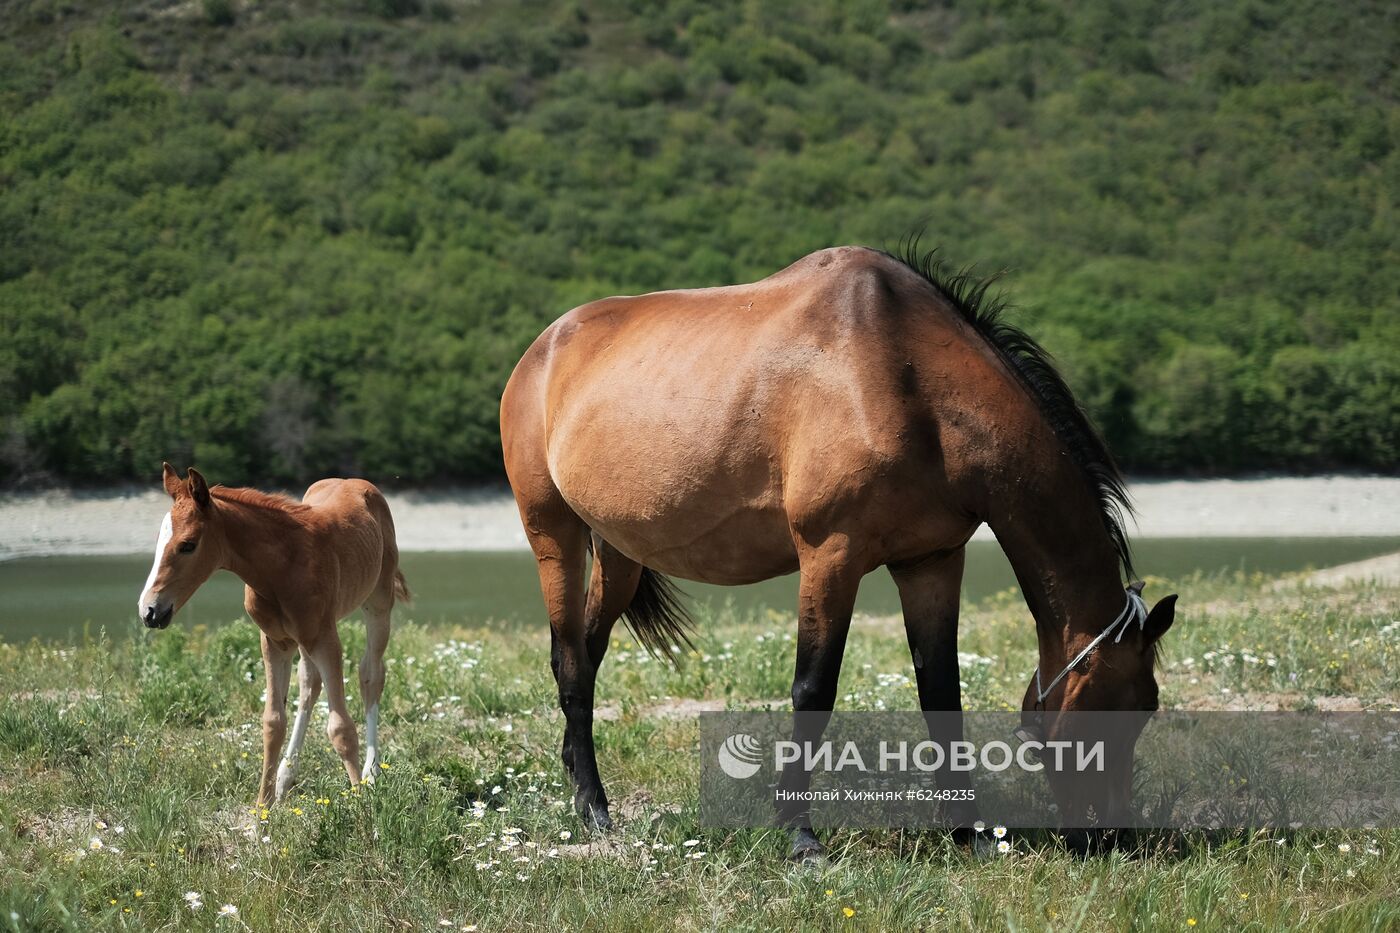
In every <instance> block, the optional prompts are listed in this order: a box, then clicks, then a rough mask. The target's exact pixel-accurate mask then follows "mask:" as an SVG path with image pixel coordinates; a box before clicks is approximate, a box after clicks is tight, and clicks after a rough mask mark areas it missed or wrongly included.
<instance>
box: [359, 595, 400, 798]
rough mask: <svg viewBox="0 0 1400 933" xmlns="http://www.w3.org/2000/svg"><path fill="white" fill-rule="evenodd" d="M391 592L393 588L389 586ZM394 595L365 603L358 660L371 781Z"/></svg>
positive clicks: (367, 770)
mask: <svg viewBox="0 0 1400 933" xmlns="http://www.w3.org/2000/svg"><path fill="white" fill-rule="evenodd" d="M390 592H391V593H392V592H393V591H392V590H390ZM393 606H394V601H393V597H392V596H389V598H388V599H387V600H385V599H383V598H380V595H379V594H375V599H374V600H372V601H371V602H369V603H366V604H365V607H364V609H365V656H364V658H363V659H362V660H361V661H360V697H361V699H363V700H364V704H365V768H364V772H363V773H364V778H365V780H366V781H369V782H371V783H373V782H374V774H375V771H376V769H377V768H378V765H379V698H380V697H381V696H383V695H384V651H385V649H386V648H388V647H389V617H390V614H391V612H392V610H393Z"/></svg>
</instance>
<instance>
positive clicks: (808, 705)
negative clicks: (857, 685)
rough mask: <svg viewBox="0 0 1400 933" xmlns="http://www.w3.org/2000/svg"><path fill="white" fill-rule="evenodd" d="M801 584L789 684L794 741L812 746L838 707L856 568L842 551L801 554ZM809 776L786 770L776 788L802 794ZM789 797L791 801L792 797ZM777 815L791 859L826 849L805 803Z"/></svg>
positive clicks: (784, 808) (857, 574)
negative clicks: (789, 841) (787, 833)
mask: <svg viewBox="0 0 1400 933" xmlns="http://www.w3.org/2000/svg"><path fill="white" fill-rule="evenodd" d="M798 558H799V561H800V563H801V568H802V583H801V586H800V588H799V590H798V604H799V605H798V617H797V669H796V672H795V674H794V676H793V680H792V708H793V713H794V714H795V715H794V716H793V728H792V740H793V741H794V742H796V743H798V744H799V745H801V744H803V743H816V742H819V741H820V740H821V736H822V733H823V732H825V731H826V724H827V723H828V722H829V721H830V719H831V710H832V708H833V707H834V706H835V705H836V682H837V680H838V679H839V678H840V676H841V656H842V654H843V653H844V652H845V650H846V633H847V632H848V631H849V630H850V627H851V612H852V610H853V609H854V608H855V602H856V589H857V588H858V587H859V585H860V578H861V573H860V570H859V569H858V568H857V567H855V566H853V565H852V564H851V563H850V562H849V561H848V559H847V555H846V552H845V549H844V547H831V548H827V549H821V550H814V551H811V552H808V553H799V555H798ZM811 784H812V775H811V773H810V772H808V771H806V770H804V769H802V768H790V769H789V768H785V769H784V770H783V772H782V774H781V776H780V777H779V780H778V786H779V787H780V788H781V789H782V790H785V791H790V792H796V793H797V794H798V796H801V795H802V794H803V793H805V792H806V791H807V790H808V788H810V787H811ZM790 799H791V798H790ZM778 817H779V819H780V820H781V822H782V823H783V825H785V826H787V827H788V829H789V830H790V831H791V833H792V858H794V859H798V860H803V861H806V860H809V859H816V858H819V857H820V856H821V855H822V853H823V852H824V851H825V850H824V848H823V846H822V844H821V843H820V842H818V841H817V837H816V834H814V833H813V832H812V824H811V813H810V807H809V806H808V805H807V804H806V803H803V802H792V803H784V804H781V805H780V807H779V811H778Z"/></svg>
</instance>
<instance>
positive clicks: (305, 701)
mask: <svg viewBox="0 0 1400 933" xmlns="http://www.w3.org/2000/svg"><path fill="white" fill-rule="evenodd" d="M320 696H321V673H320V672H319V671H318V670H316V665H314V664H312V663H311V661H310V660H309V659H308V658H307V657H306V652H302V655H301V662H300V663H299V664H298V665H297V718H296V719H295V720H293V722H292V739H291V741H290V742H288V743H287V754H286V755H285V756H283V758H282V763H281V764H280V765H278V766H277V799H278V800H281V799H282V798H283V797H285V796H286V795H287V791H288V790H290V789H291V787H292V785H293V784H295V783H296V779H297V759H298V758H299V757H300V756H301V746H302V743H303V742H305V741H306V727H307V725H308V724H309V723H310V722H311V714H312V713H313V712H314V711H315V709H316V700H317V698H319V697H320Z"/></svg>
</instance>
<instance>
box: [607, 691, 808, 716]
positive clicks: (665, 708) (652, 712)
mask: <svg viewBox="0 0 1400 933" xmlns="http://www.w3.org/2000/svg"><path fill="white" fill-rule="evenodd" d="M791 702H792V701H791V700H789V699H788V698H787V697H782V698H780V699H776V700H733V699H725V700H720V699H700V700H697V699H675V700H665V701H663V702H661V703H653V704H651V705H650V706H642V707H639V708H638V709H637V718H638V719H694V718H695V717H697V716H699V715H700V714H701V713H723V712H727V711H729V710H732V709H740V710H752V709H768V708H776V709H783V708H786V707H787V706H788V705H789V704H790V703H791ZM621 718H622V708H621V707H620V706H618V705H617V704H616V703H608V704H605V705H603V706H599V707H598V708H597V709H595V710H593V719H594V720H595V721H601V722H617V721H618V720H619V719H621Z"/></svg>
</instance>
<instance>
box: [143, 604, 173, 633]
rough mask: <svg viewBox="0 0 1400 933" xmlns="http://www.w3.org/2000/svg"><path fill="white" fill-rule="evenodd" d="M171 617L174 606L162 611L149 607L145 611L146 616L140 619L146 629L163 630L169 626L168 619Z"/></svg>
mask: <svg viewBox="0 0 1400 933" xmlns="http://www.w3.org/2000/svg"><path fill="white" fill-rule="evenodd" d="M173 615H175V607H174V606H166V607H165V608H164V609H158V608H156V607H155V606H149V607H147V609H146V614H145V615H143V616H142V617H141V621H142V622H144V623H145V624H146V628H165V627H167V626H168V625H170V618H171V617H172V616H173Z"/></svg>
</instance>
